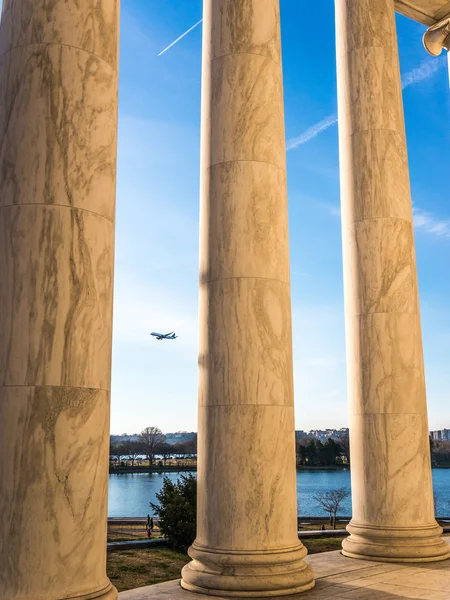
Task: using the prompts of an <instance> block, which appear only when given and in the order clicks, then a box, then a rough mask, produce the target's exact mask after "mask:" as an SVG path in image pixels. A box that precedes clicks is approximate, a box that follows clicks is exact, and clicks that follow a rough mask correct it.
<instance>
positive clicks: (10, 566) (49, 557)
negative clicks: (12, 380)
mask: <svg viewBox="0 0 450 600" xmlns="http://www.w3.org/2000/svg"><path fill="white" fill-rule="evenodd" d="M0 212H1V211H0ZM109 401H110V398H109V392H106V391H104V390H98V389H93V388H77V387H52V386H48V385H47V386H18V387H16V386H10V387H2V388H0V455H1V457H2V461H1V463H0V488H1V493H0V514H1V515H2V518H1V519H0V559H1V565H2V567H1V569H0V592H1V598H2V600H10V599H14V600H15V599H16V598H21V599H22V598H27V599H28V598H29V599H30V600H50V599H52V600H53V599H58V600H60V599H62V598H72V597H76V598H77V599H78V598H83V599H84V598H85V597H86V598H91V597H97V596H94V595H92V596H91V595H90V594H94V593H96V592H101V593H102V594H103V595H102V596H101V598H102V600H104V599H106V598H107V599H108V600H110V598H111V599H112V598H113V597H114V588H112V587H111V584H110V583H109V581H108V578H107V577H106V572H105V567H106V506H107V501H108V478H107V468H106V465H107V464H108V454H109Z"/></svg>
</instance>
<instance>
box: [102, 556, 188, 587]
mask: <svg viewBox="0 0 450 600" xmlns="http://www.w3.org/2000/svg"><path fill="white" fill-rule="evenodd" d="M189 560H190V559H189V556H187V554H179V553H178V552H174V551H173V550H169V549H168V548H142V550H124V551H121V552H108V556H107V564H106V572H107V574H108V577H109V578H110V580H111V582H112V583H113V584H114V585H115V586H116V588H117V589H118V590H119V592H124V591H125V590H131V589H133V588H137V587H142V586H144V585H152V584H153V583H162V582H163V581H169V580H170V579H178V578H179V577H180V571H181V569H182V568H183V567H184V565H185V564H186V563H187V562H189Z"/></svg>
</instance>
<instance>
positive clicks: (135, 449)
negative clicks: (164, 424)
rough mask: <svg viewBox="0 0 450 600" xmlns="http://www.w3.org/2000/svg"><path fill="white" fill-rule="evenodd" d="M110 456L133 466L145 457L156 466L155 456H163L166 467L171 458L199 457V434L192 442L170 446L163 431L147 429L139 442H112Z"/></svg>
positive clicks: (152, 428)
mask: <svg viewBox="0 0 450 600" xmlns="http://www.w3.org/2000/svg"><path fill="white" fill-rule="evenodd" d="M109 456H110V459H111V460H113V459H116V460H118V461H119V462H121V461H122V460H129V461H130V462H131V465H132V466H134V463H135V462H136V460H137V459H138V458H141V457H145V459H146V460H147V461H148V463H149V465H150V466H152V465H154V463H155V456H161V457H162V460H163V462H164V465H165V464H166V461H167V459H169V458H186V457H191V458H194V457H195V456H197V434H195V438H194V439H192V440H188V441H185V442H179V443H177V444H168V443H167V442H166V436H165V435H164V433H163V432H162V431H161V429H158V427H146V428H145V429H143V430H142V431H141V433H140V434H139V438H138V439H137V440H128V441H127V440H123V441H120V442H112V441H110V444H109Z"/></svg>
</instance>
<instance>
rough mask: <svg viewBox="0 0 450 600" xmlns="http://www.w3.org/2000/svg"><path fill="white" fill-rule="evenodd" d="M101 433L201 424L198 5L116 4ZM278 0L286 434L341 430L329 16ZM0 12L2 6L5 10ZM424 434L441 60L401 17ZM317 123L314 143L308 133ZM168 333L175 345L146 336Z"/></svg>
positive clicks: (445, 388)
mask: <svg viewBox="0 0 450 600" xmlns="http://www.w3.org/2000/svg"><path fill="white" fill-rule="evenodd" d="M121 4H122V8H121V11H122V14H121V61H120V103H119V106H120V108H119V111H120V116H119V149H118V181H117V214H116V218H117V229H116V264H115V300H114V336H113V375H112V411H111V430H112V432H113V433H124V432H128V433H131V432H135V431H140V430H141V429H143V428H144V427H146V426H150V425H154V426H157V427H160V428H161V429H163V430H164V431H175V430H180V429H182V430H196V429H197V281H198V205H199V139H200V138H199V136H200V81H201V26H199V27H197V28H196V29H194V30H193V31H192V32H191V33H189V35H187V36H186V37H184V38H183V39H182V40H181V41H180V42H179V43H177V44H176V45H174V46H173V47H172V48H171V49H170V50H168V51H167V52H166V53H164V54H163V55H162V56H160V57H158V56H157V55H158V53H160V52H161V51H162V50H163V49H164V48H165V47H166V46H167V45H168V44H170V43H171V42H172V41H173V40H175V39H176V38H177V37H178V36H179V35H180V34H182V33H183V32H184V31H186V30H187V29H188V28H190V27H191V26H192V25H193V24H194V23H196V22H197V21H198V20H199V19H200V18H201V16H202V2H201V0H125V1H123V2H122V3H121ZM302 4H305V6H304V7H302V9H301V10H300V8H299V6H298V5H299V2H298V0H281V11H282V15H281V16H282V23H281V25H282V44H283V61H284V62H283V70H284V89H285V111H286V135H287V139H288V147H289V146H295V145H296V144H297V147H293V148H291V149H290V150H288V152H287V165H288V184H289V219H290V244H291V280H292V307H293V345H294V378H295V407H296V428H297V429H311V428H324V427H345V426H346V425H347V398H346V376H345V345H344V317H343V288H342V264H341V259H342V258H341V232H340V217H339V172H338V139H337V126H336V124H334V125H330V126H327V125H328V124H329V123H330V122H332V121H333V115H334V114H335V113H336V68H335V46H334V8H333V1H332V0H321V2H320V6H321V11H320V27H319V28H318V26H317V23H318V15H317V3H302ZM0 5H1V0H0ZM397 27H398V37H399V47H400V61H401V70H402V73H403V74H404V83H405V85H406V87H405V88H404V96H403V97H404V105H405V116H406V129H407V138H408V152H409V161H410V174H411V184H412V195H413V203H414V211H415V218H416V221H415V222H416V249H417V260H418V270H419V284H420V298H421V312H422V327H423V340H424V353H425V370H426V381H427V391H428V407H429V422H430V428H431V429H436V428H440V427H450V402H449V399H450V368H449V357H450V310H449V305H450V303H449V300H450V278H449V277H448V270H449V260H450V206H449V202H448V200H449V193H448V189H449V184H448V175H449V167H450V165H449V158H448V156H449V148H450V129H449V122H450V119H449V117H450V94H449V81H448V70H447V63H446V57H444V56H442V57H441V58H440V59H437V60H436V59H432V58H431V57H430V56H429V55H427V54H426V52H425V50H424V49H423V46H422V41H421V38H422V35H423V32H424V30H425V28H424V27H423V26H421V25H419V24H417V23H414V22H413V21H410V20H408V19H406V18H404V17H401V16H400V15H398V17H397ZM320 129H323V131H321V132H320V133H318V134H317V135H315V134H316V133H317V131H318V130H320ZM174 329H175V330H176V331H177V333H178V334H179V335H180V337H179V339H177V340H176V342H158V341H156V340H154V339H152V338H150V335H149V334H150V332H151V331H154V330H162V331H172V330H174Z"/></svg>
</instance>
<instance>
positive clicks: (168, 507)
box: [150, 474, 197, 552]
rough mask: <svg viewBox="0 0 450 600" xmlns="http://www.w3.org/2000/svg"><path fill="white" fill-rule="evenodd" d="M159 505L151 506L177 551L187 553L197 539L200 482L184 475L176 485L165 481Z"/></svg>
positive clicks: (151, 504) (162, 531)
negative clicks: (198, 484) (198, 485)
mask: <svg viewBox="0 0 450 600" xmlns="http://www.w3.org/2000/svg"><path fill="white" fill-rule="evenodd" d="M156 497H157V499H158V501H159V504H153V503H152V502H150V506H151V507H152V509H153V511H154V512H155V514H156V515H157V516H158V517H159V527H160V530H161V533H162V534H163V535H164V537H167V538H168V540H169V545H170V546H171V548H173V549H174V550H178V551H182V552H186V551H187V549H188V548H189V546H190V545H191V544H192V542H193V541H194V539H195V534H196V521H197V479H196V478H195V477H194V476H193V475H191V474H189V475H181V478H180V479H178V480H177V482H176V483H174V482H173V481H171V480H170V479H169V478H168V477H164V483H163V486H162V489H161V491H160V492H159V493H158V494H156Z"/></svg>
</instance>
